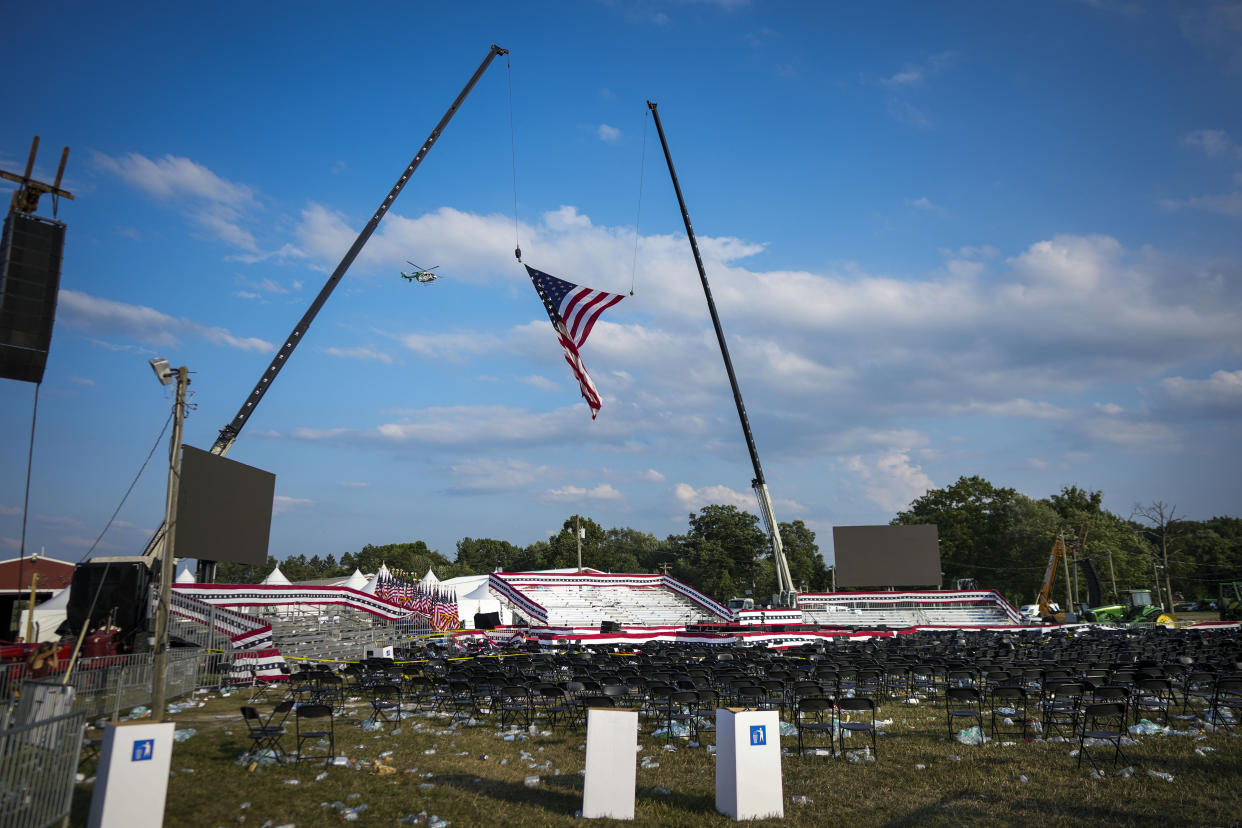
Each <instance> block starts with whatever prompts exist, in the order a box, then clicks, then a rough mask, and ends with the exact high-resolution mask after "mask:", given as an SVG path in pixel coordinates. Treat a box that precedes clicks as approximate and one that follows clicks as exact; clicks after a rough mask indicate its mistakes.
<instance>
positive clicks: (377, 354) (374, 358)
mask: <svg viewBox="0 0 1242 828" xmlns="http://www.w3.org/2000/svg"><path fill="white" fill-rule="evenodd" d="M323 351H324V353H325V354H328V355H329V356H335V357H342V358H344V359H363V360H369V361H371V362H382V363H383V364H385V365H391V364H392V357H390V356H389V355H388V354H386V353H383V352H382V351H377V350H375V349H374V348H368V347H366V346H362V345H360V346H357V347H354V348H324V349H323Z"/></svg>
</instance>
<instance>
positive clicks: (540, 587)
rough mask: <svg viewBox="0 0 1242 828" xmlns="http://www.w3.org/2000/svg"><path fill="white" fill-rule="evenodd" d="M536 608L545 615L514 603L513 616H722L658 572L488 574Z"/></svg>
mask: <svg viewBox="0 0 1242 828" xmlns="http://www.w3.org/2000/svg"><path fill="white" fill-rule="evenodd" d="M493 577H497V578H501V579H503V581H504V582H505V584H507V585H508V586H509V587H511V588H513V589H514V590H516V591H517V592H519V593H521V595H522V596H523V597H525V598H526V599H528V600H530V601H533V602H534V603H536V604H538V605H539V606H540V607H542V608H543V609H544V610H545V611H546V613H547V618H546V620H545V619H541V618H533V617H530V616H531V613H530V612H529V611H528V610H526V609H525V608H523V607H522V606H521V605H520V604H516V603H515V604H513V610H514V612H516V613H517V614H518V615H521V616H523V617H526V619H527V620H528V621H529V622H530V623H532V624H535V625H541V626H542V625H546V626H551V627H598V626H599V625H600V624H601V623H602V622H604V621H615V622H616V623H618V624H620V625H621V626H623V627H663V626H684V625H686V624H697V623H704V622H719V621H720V620H722V618H721V615H720V613H719V612H717V611H713V610H712V609H710V608H709V607H708V606H704V605H703V604H701V603H698V602H696V601H694V600H692V599H691V598H689V597H687V596H686V595H685V594H683V593H682V592H679V591H677V590H675V589H673V588H671V587H670V586H669V585H667V584H666V583H665V580H664V579H663V578H662V577H661V576H657V575H637V576H607V575H601V576H596V575H564V574H558V575H556V576H543V577H541V576H540V575H539V574H538V573H504V574H500V575H497V576H493Z"/></svg>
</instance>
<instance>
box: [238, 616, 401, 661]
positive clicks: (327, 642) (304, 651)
mask: <svg viewBox="0 0 1242 828" xmlns="http://www.w3.org/2000/svg"><path fill="white" fill-rule="evenodd" d="M329 610H330V611H328V612H324V613H323V614H322V615H320V614H314V615H287V614H275V613H273V614H271V615H264V616H262V617H263V618H264V620H265V621H268V622H269V623H270V624H271V625H272V641H273V643H274V644H275V645H276V648H277V649H278V650H280V652H281V653H282V654H283V655H285V656H286V657H289V658H328V659H340V660H357V659H359V658H362V657H363V656H365V654H366V651H367V649H368V648H373V647H385V646H392V645H405V644H406V643H408V642H409V640H410V637H411V635H413V634H415V633H416V632H417V631H416V630H414V629H412V628H411V627H410V626H409V625H408V624H398V623H394V622H392V621H386V620H384V619H380V618H376V617H374V616H372V615H368V614H367V613H362V612H356V611H351V610H349V609H347V608H342V607H331V608H329Z"/></svg>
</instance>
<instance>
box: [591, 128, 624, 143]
mask: <svg viewBox="0 0 1242 828" xmlns="http://www.w3.org/2000/svg"><path fill="white" fill-rule="evenodd" d="M596 133H597V134H598V135H599V140H601V141H603V142H605V143H608V144H615V143H616V142H617V141H620V140H621V130H619V129H617V128H616V127H615V126H609V125H608V124H600V125H599V127H598V128H597V129H596Z"/></svg>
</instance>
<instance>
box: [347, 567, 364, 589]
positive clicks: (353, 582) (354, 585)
mask: <svg viewBox="0 0 1242 828" xmlns="http://www.w3.org/2000/svg"><path fill="white" fill-rule="evenodd" d="M366 585H367V576H366V575H363V574H362V570H360V569H354V574H353V575H350V576H349V580H347V581H345V583H343V584H341V586H343V587H349V588H350V589H362V588H363V587H364V586H366Z"/></svg>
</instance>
